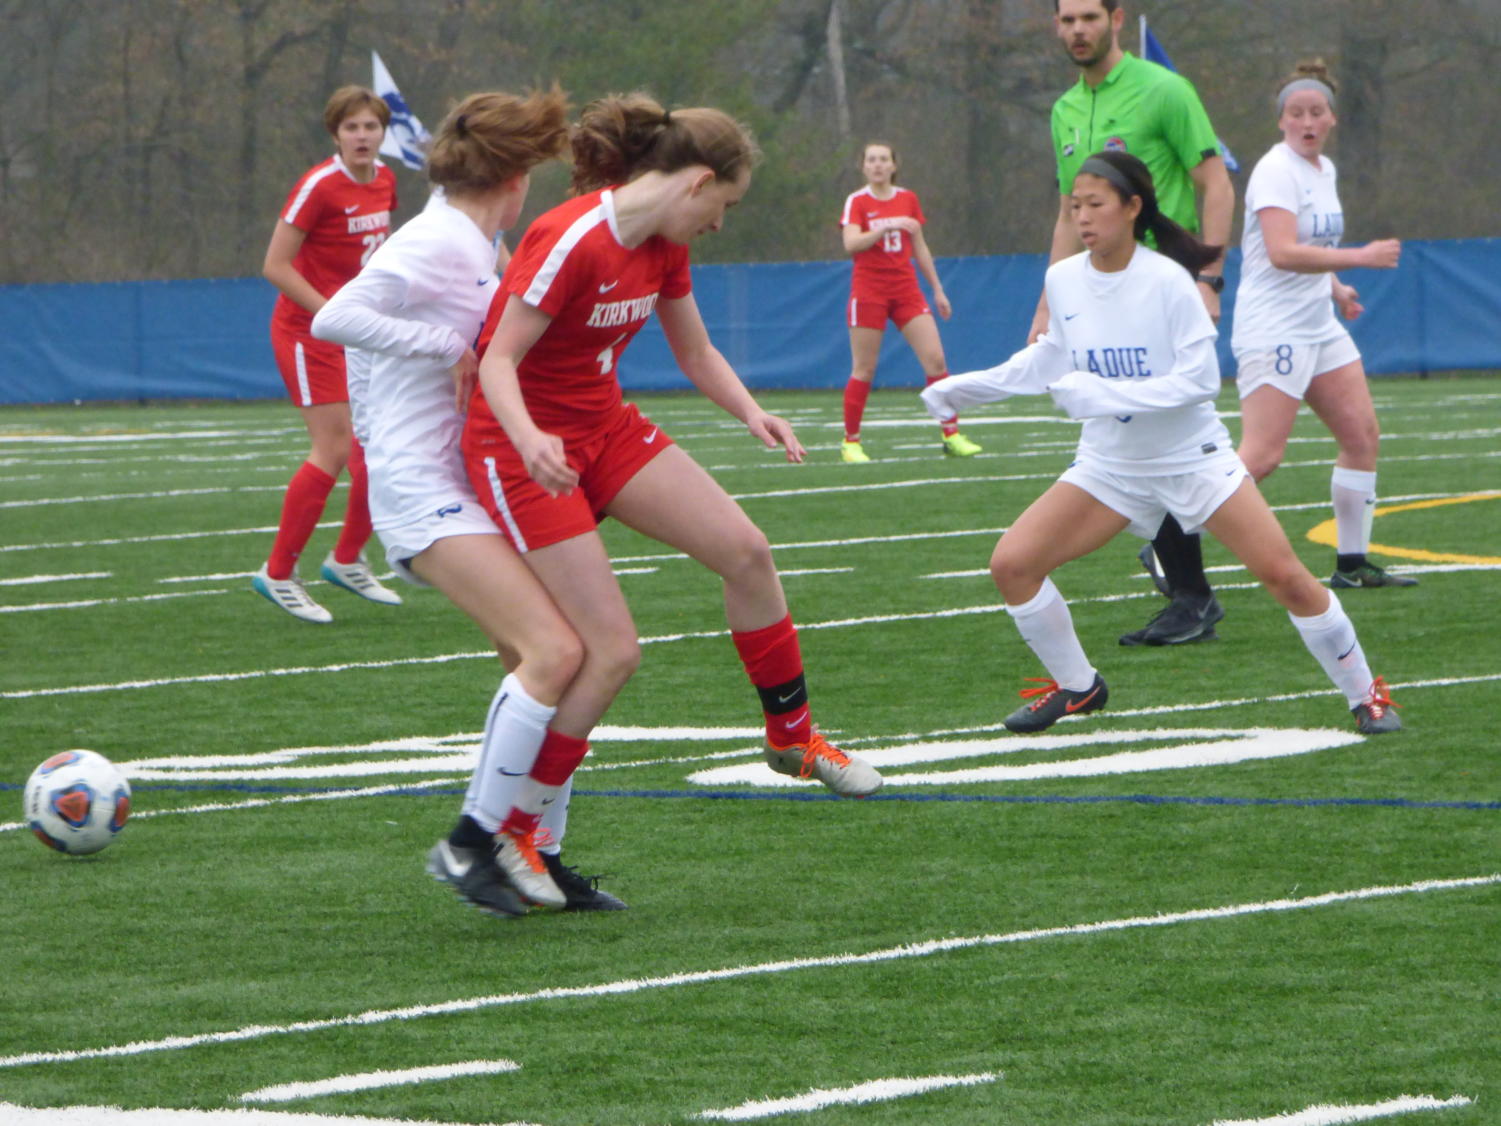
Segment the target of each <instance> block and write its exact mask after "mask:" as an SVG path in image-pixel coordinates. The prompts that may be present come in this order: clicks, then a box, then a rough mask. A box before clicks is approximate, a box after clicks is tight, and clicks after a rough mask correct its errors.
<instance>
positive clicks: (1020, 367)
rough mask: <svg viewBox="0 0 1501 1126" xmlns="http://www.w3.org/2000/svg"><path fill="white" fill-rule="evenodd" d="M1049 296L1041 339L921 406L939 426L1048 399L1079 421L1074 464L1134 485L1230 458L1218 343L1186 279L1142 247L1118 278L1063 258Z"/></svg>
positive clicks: (1079, 258)
mask: <svg viewBox="0 0 1501 1126" xmlns="http://www.w3.org/2000/svg"><path fill="white" fill-rule="evenodd" d="M1045 288H1046V290H1047V298H1048V309H1049V312H1050V320H1049V323H1048V331H1047V332H1046V333H1045V334H1044V335H1043V336H1041V337H1039V338H1038V340H1037V342H1036V343H1035V344H1032V345H1030V346H1029V347H1027V348H1024V349H1023V350H1022V351H1020V352H1018V353H1017V354H1016V355H1015V356H1013V357H1012V358H1011V359H1009V360H1007V361H1006V362H1005V363H1004V364H1001V365H999V366H998V367H994V368H990V369H988V370H986V371H980V372H972V373H968V374H965V375H956V376H951V377H950V378H948V379H945V380H942V381H940V382H938V383H935V384H933V385H932V386H931V387H930V388H928V390H927V391H925V392H924V393H923V400H924V402H925V403H926V404H927V406H928V409H929V412H930V413H932V414H933V415H934V417H935V418H937V417H948V418H952V417H953V416H954V415H955V414H957V413H958V412H959V411H960V410H962V409H963V408H965V407H970V406H974V405H975V404H977V403H984V402H994V401H996V400H998V399H1004V398H1009V397H1010V396H1012V395H1038V394H1043V393H1047V394H1050V395H1052V397H1053V399H1054V401H1055V402H1056V403H1057V404H1058V405H1059V406H1061V407H1062V408H1063V409H1064V410H1065V411H1067V412H1068V414H1069V417H1071V418H1076V419H1082V420H1083V422H1084V428H1083V431H1082V432H1081V433H1080V435H1079V447H1078V455H1077V456H1078V458H1079V459H1080V460H1081V461H1088V462H1089V463H1090V464H1092V465H1097V466H1100V467H1101V468H1104V469H1107V470H1109V471H1110V472H1113V473H1120V474H1126V475H1134V476H1152V475H1160V474H1169V473H1185V472H1189V471H1191V470H1193V469H1196V468H1198V467H1199V466H1200V465H1202V464H1204V463H1205V461H1206V460H1207V459H1208V458H1209V457H1210V456H1211V455H1213V454H1214V453H1216V451H1223V450H1225V449H1228V448H1230V445H1231V443H1230V433H1229V431H1228V430H1226V429H1225V424H1224V423H1223V422H1221V421H1220V418H1219V415H1218V414H1217V413H1216V411H1215V408H1214V398H1215V396H1216V395H1217V394H1219V390H1220V366H1219V359H1218V357H1217V356H1216V355H1215V349H1214V343H1215V339H1216V337H1217V335H1218V334H1217V333H1216V332H1215V328H1214V322H1213V321H1211V320H1210V319H1209V314H1208V313H1207V312H1205V310H1204V302H1203V300H1202V299H1201V298H1200V297H1199V294H1198V290H1197V288H1196V287H1195V285H1194V283H1193V279H1192V278H1191V277H1190V276H1189V274H1188V271H1187V270H1185V269H1184V268H1183V267H1182V266H1180V265H1179V264H1178V263H1176V262H1174V261H1173V260H1172V259H1170V258H1166V257H1164V256H1163V255H1161V254H1158V253H1157V252H1156V251H1155V250H1152V249H1150V248H1148V247H1146V246H1142V245H1140V244H1138V245H1137V246H1136V248H1135V250H1134V252H1133V254H1132V255H1131V261H1130V263H1129V264H1128V265H1127V266H1126V268H1125V269H1124V270H1119V271H1117V272H1115V273H1108V274H1107V273H1101V272H1100V271H1099V270H1096V269H1095V268H1094V267H1093V266H1092V265H1091V264H1090V261H1089V254H1088V252H1085V253H1083V254H1076V255H1074V256H1073V257H1072V258H1065V259H1063V260H1062V261H1060V262H1057V263H1055V264H1054V265H1053V266H1052V267H1051V268H1050V269H1049V270H1048V274H1047V282H1046V287H1045ZM942 412H947V413H946V414H943V413H942Z"/></svg>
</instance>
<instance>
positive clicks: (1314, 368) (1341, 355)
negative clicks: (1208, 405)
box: [1235, 325, 1360, 401]
mask: <svg viewBox="0 0 1501 1126" xmlns="http://www.w3.org/2000/svg"><path fill="white" fill-rule="evenodd" d="M1336 327H1337V328H1338V329H1339V335H1338V336H1331V337H1330V338H1329V339H1328V340H1321V341H1320V342H1319V343H1317V344H1280V345H1278V346H1277V347H1275V348H1256V349H1250V350H1247V351H1244V352H1236V353H1235V362H1236V363H1237V364H1238V365H1240V370H1239V372H1238V374H1237V375H1236V377H1235V386H1236V389H1237V390H1239V391H1240V397H1241V398H1242V399H1244V398H1245V397H1246V396H1247V395H1249V394H1250V393H1251V392H1252V391H1254V390H1256V389H1257V388H1258V387H1265V386H1272V387H1275V388H1277V390H1278V391H1281V392H1282V393H1283V394H1285V395H1288V396H1291V397H1292V398H1294V399H1298V400H1300V401H1301V400H1302V398H1303V397H1304V396H1305V395H1307V394H1308V385H1309V384H1310V383H1312V382H1313V381H1314V379H1315V378H1316V377H1318V376H1320V375H1323V374H1324V373H1325V372H1326V371H1333V370H1334V369H1335V368H1342V367H1344V366H1345V365H1346V364H1349V363H1354V362H1355V361H1356V360H1358V359H1360V349H1359V348H1357V347H1356V346H1355V341H1354V340H1352V339H1351V337H1350V334H1349V333H1348V332H1347V331H1346V330H1345V328H1344V326H1343V325H1338V326H1336Z"/></svg>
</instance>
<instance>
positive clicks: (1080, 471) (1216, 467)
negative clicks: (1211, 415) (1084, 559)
mask: <svg viewBox="0 0 1501 1126" xmlns="http://www.w3.org/2000/svg"><path fill="white" fill-rule="evenodd" d="M1248 476H1250V474H1248V473H1247V472H1246V467H1245V465H1244V464H1243V463H1242V462H1241V460H1240V457H1239V456H1238V455H1237V454H1236V452H1235V451H1234V450H1221V451H1219V452H1217V453H1215V454H1213V455H1212V456H1211V457H1210V458H1209V459H1208V460H1207V461H1205V463H1204V464H1203V465H1202V466H1201V467H1200V468H1198V469H1195V470H1193V471H1192V472H1191V473H1167V474H1162V475H1160V476H1151V477H1127V476H1124V475H1123V474H1120V473H1111V472H1110V471H1109V470H1107V469H1101V468H1100V467H1099V466H1095V465H1089V464H1088V463H1086V462H1082V461H1076V462H1074V463H1073V464H1072V465H1070V466H1069V467H1068V468H1067V469H1065V470H1064V471H1063V476H1062V477H1060V478H1058V480H1060V481H1067V482H1068V483H1069V484H1070V485H1075V486H1077V487H1078V488H1081V489H1083V490H1084V491H1085V492H1086V493H1088V494H1089V495H1090V496H1092V497H1094V499H1095V500H1097V501H1099V502H1100V503H1101V504H1103V505H1104V506H1105V507H1106V508H1108V509H1111V510H1112V511H1114V512H1119V513H1120V514H1121V515H1122V516H1124V517H1125V518H1126V519H1127V520H1129V521H1130V522H1131V524H1130V527H1129V528H1128V529H1127V530H1128V531H1130V532H1131V534H1132V535H1137V536H1140V537H1141V538H1142V539H1144V540H1149V539H1152V538H1153V537H1155V536H1156V535H1157V531H1158V529H1160V528H1161V527H1162V520H1163V518H1164V517H1165V516H1167V514H1168V513H1170V512H1171V513H1172V514H1173V515H1174V516H1176V517H1177V518H1178V523H1179V524H1181V525H1183V530H1184V531H1185V532H1188V533H1190V534H1191V533H1193V532H1197V531H1199V530H1200V529H1201V528H1203V526H1204V521H1205V520H1208V519H1209V518H1210V517H1211V516H1213V515H1214V514H1215V512H1216V511H1218V509H1219V507H1220V505H1222V504H1224V503H1225V502H1226V501H1227V500H1229V499H1230V496H1231V494H1232V493H1234V492H1235V490H1236V489H1238V488H1240V483H1241V481H1242V480H1243V479H1244V478H1246V477H1248Z"/></svg>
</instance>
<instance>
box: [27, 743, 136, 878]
mask: <svg viewBox="0 0 1501 1126" xmlns="http://www.w3.org/2000/svg"><path fill="white" fill-rule="evenodd" d="M25 803H26V823H27V824H28V825H29V826H30V828H31V831H32V832H33V833H35V834H36V838H37V840H39V841H41V842H42V843H43V844H44V845H46V846H47V847H48V848H55V849H57V851H58V852H66V853H70V854H71V855H73V856H86V855H88V854H89V853H91V852H98V851H99V850H100V849H102V848H104V847H106V846H107V845H108V844H109V843H110V841H112V840H114V839H115V834H117V833H118V832H119V831H120V830H121V829H123V828H125V819H126V818H127V817H129V816H130V783H129V782H127V781H125V775H123V774H121V773H120V771H119V769H118V768H117V767H116V766H115V764H114V763H112V762H110V761H109V759H107V758H105V757H104V756H103V755H101V754H99V753H98V752H97V751H60V752H58V753H57V754H55V755H53V756H52V757H51V758H49V759H48V760H47V761H46V762H44V763H42V765H41V766H39V767H37V768H36V769H35V770H33V771H32V772H31V777H30V778H28V779H27V780H26V797H25Z"/></svg>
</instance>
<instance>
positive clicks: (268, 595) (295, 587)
mask: <svg viewBox="0 0 1501 1126" xmlns="http://www.w3.org/2000/svg"><path fill="white" fill-rule="evenodd" d="M250 589H251V590H253V591H255V592H256V593H257V594H259V595H260V596H261V597H262V598H265V599H267V600H268V601H270V602H271V603H272V604H273V605H275V606H280V607H281V608H282V609H283V610H285V611H286V612H287V613H289V614H291V615H292V617H294V618H301V619H302V620H303V621H305V622H319V623H326V622H331V621H333V620H334V616H333V615H332V614H330V613H329V612H328V611H327V610H325V609H324V608H323V607H322V606H319V605H318V604H317V603H316V602H314V601H313V600H312V599H311V598H309V597H308V592H307V591H306V590H305V589H303V586H302V580H301V579H299V578H298V577H297V576H296V575H293V576H292V577H291V578H290V579H273V578H272V577H271V576H270V575H268V574H266V567H265V564H262V565H261V569H260V570H259V571H257V572H256V573H255V574H254V575H252V576H250Z"/></svg>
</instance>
